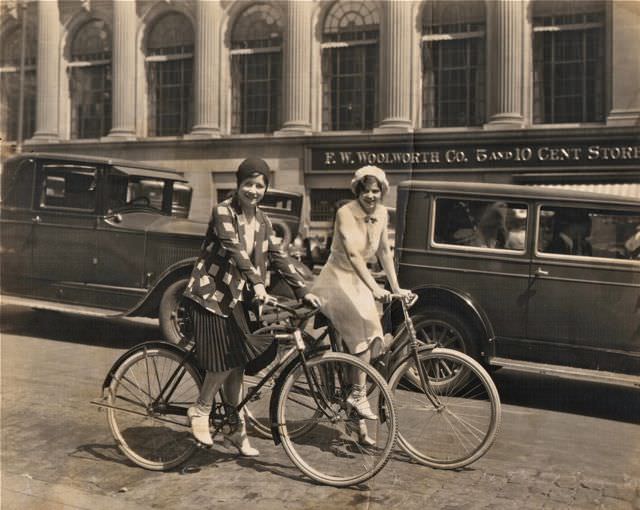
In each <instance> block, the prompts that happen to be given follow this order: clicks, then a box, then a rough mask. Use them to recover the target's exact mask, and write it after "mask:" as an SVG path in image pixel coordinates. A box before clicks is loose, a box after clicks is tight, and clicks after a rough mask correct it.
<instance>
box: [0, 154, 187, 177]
mask: <svg viewBox="0 0 640 510" xmlns="http://www.w3.org/2000/svg"><path fill="white" fill-rule="evenodd" d="M30 158H34V159H48V160H54V161H70V160H72V161H75V162H78V163H92V164H99V165H113V166H117V167H122V168H123V169H129V168H130V169H138V168H139V169H141V170H146V172H145V175H147V176H152V175H155V176H156V177H162V178H164V179H174V180H178V181H185V179H184V177H183V175H182V174H181V173H180V172H177V171H176V170H172V169H171V168H166V167H162V166H158V165H149V164H148V163H139V162H137V161H131V160H126V159H118V158H105V157H100V156H85V155H83V154H56V153H50V152H24V153H22V154H18V155H17V156H13V157H11V158H9V159H8V160H7V162H9V161H16V160H20V159H30ZM185 182H186V181H185Z"/></svg>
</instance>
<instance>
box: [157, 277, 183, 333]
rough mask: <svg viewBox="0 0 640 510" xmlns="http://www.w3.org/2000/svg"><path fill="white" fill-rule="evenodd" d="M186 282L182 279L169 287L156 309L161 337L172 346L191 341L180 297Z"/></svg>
mask: <svg viewBox="0 0 640 510" xmlns="http://www.w3.org/2000/svg"><path fill="white" fill-rule="evenodd" d="M187 281H188V280H187V279H186V278H184V279H181V280H177V281H175V282H173V283H172V284H171V285H169V287H167V290H165V291H164V294H163V295H162V299H161V300H160V307H159V309H158V320H159V322H160V331H162V336H163V337H164V338H165V340H167V341H169V342H172V343H174V344H185V343H187V342H188V341H189V340H190V339H191V328H190V321H189V317H188V314H187V311H186V308H185V306H184V302H183V297H182V294H183V293H184V289H185V287H186V286H187Z"/></svg>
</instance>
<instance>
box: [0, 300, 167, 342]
mask: <svg viewBox="0 0 640 510" xmlns="http://www.w3.org/2000/svg"><path fill="white" fill-rule="evenodd" d="M0 316H1V318H2V320H1V322H0V333H2V334H5V335H6V334H11V335H20V336H28V337H34V338H43V339H46V340H54V341H61V342H70V343H79V344H87V345H95V346H99V347H114V348H121V349H126V348H129V347H133V346H134V345H136V344H138V343H140V342H143V341H145V340H158V339H160V338H161V334H160V330H159V328H158V327H157V326H156V325H155V324H153V323H151V321H146V320H145V321H132V320H128V319H108V318H103V317H87V316H83V315H73V314H67V313H61V312H51V311H45V310H33V309H31V308H22V307H16V306H3V307H2V308H1V309H0Z"/></svg>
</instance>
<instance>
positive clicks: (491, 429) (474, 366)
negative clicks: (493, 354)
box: [389, 348, 501, 469]
mask: <svg viewBox="0 0 640 510" xmlns="http://www.w3.org/2000/svg"><path fill="white" fill-rule="evenodd" d="M418 357H419V360H420V363H421V365H422V367H423V368H424V371H425V374H426V376H427V378H428V380H429V384H428V385H427V388H422V386H421V384H420V382H419V381H418V382H416V377H415V376H416V374H417V367H416V362H415V359H414V358H413V356H411V357H409V358H408V359H407V360H406V361H405V362H403V363H402V364H401V365H400V366H398V368H396V369H395V370H394V372H393V374H392V375H391V378H390V380H389V386H390V387H391V391H392V392H393V396H394V403H395V406H396V412H397V414H398V427H399V430H398V443H399V444H400V446H401V447H402V449H404V450H405V451H406V452H407V453H408V454H409V455H410V456H411V457H412V458H413V459H415V460H416V461H418V462H420V463H421V464H424V465H426V466H430V467H433V468H440V469H455V468H460V467H462V466H466V465H468V464H471V463H472V462H475V461H476V460H478V459H479V458H480V457H482V456H483V455H484V454H485V453H486V452H487V451H488V450H489V448H490V447H491V445H492V444H493V442H494V441H495V438H496V435H497V433H498V429H499V428H500V421H501V405H500V397H499V395H498V390H497V389H496V387H495V385H494V384H493V381H492V380H491V378H490V377H489V374H487V372H486V371H485V370H484V369H483V368H482V366H480V364H479V363H478V362H477V361H475V360H474V359H473V358H471V357H469V356H467V355H466V354H463V353H461V352H459V351H455V350H452V349H440V348H436V349H432V350H430V349H424V350H421V351H419V352H418ZM454 375H455V377H454Z"/></svg>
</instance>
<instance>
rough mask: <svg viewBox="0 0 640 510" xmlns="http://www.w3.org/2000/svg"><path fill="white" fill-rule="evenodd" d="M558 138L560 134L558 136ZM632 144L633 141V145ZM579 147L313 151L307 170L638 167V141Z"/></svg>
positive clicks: (379, 148) (533, 146)
mask: <svg viewBox="0 0 640 510" xmlns="http://www.w3.org/2000/svg"><path fill="white" fill-rule="evenodd" d="M559 136H561V135H559ZM634 142H635V143H634ZM634 142H632V143H624V142H623V143H578V144H562V143H558V144H555V143H553V144H551V143H547V144H511V145H509V144H492V143H490V144H484V145H483V144H477V145H471V144H465V145H458V144H451V145H442V146H435V145H433V144H429V145H428V146H427V145H425V146H424V147H421V146H420V145H418V144H416V145H411V146H408V145H404V146H402V145H392V146H389V145H388V146H384V147H378V148H376V149H373V148H370V147H366V148H365V147H362V148H361V147H357V148H356V147H354V148H352V147H347V146H345V147H344V149H343V148H342V147H343V146H341V147H340V148H335V149H334V148H327V147H312V148H311V149H310V151H311V165H310V167H311V168H309V170H310V171H312V172H315V171H327V170H354V169H356V168H359V167H361V166H363V165H376V166H379V167H381V168H384V169H385V170H409V169H413V170H430V169H434V170H435V169H445V168H451V169H454V168H527V167H546V166H560V167H567V166H569V167H573V166H593V165H595V166H606V165H615V166H621V165H622V166H627V165H635V166H637V165H640V141H638V140H635V141H634Z"/></svg>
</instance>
